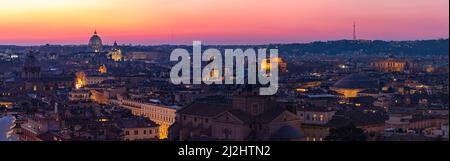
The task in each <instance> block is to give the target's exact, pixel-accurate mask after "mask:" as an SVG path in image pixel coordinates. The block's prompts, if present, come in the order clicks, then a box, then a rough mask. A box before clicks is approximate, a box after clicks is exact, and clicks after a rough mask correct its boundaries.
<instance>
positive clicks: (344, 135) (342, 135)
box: [325, 124, 367, 141]
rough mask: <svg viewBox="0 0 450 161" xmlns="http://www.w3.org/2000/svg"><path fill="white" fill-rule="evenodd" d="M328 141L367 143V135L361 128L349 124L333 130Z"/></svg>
mask: <svg viewBox="0 0 450 161" xmlns="http://www.w3.org/2000/svg"><path fill="white" fill-rule="evenodd" d="M325 140H328V141H365V140H367V135H366V134H364V131H363V130H362V129H360V128H357V127H356V126H355V125H353V124H348V125H346V126H343V127H339V128H332V129H331V130H330V134H329V135H328V136H327V137H326V138H325Z"/></svg>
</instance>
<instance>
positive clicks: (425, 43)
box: [0, 39, 449, 56]
mask: <svg viewBox="0 0 450 161" xmlns="http://www.w3.org/2000/svg"><path fill="white" fill-rule="evenodd" d="M119 47H120V48H121V49H122V51H124V52H128V51H155V50H156V51H160V52H167V53H170V52H171V51H172V50H173V49H175V48H185V49H188V50H189V51H191V49H192V46H189V45H147V46H146V45H124V46H119ZM209 47H215V48H221V49H224V48H243V49H245V48H272V49H273V48H278V49H279V53H280V54H283V55H290V54H296V55H298V54H307V53H310V54H325V55H336V54H354V53H364V54H379V53H385V54H392V55H405V56H406V55H410V56H411V55H413V56H414V55H417V56H419V55H448V54H449V39H439V40H416V41H382V40H356V41H354V40H338V41H326V42H311V43H295V44H269V45H206V46H205V47H204V48H203V49H207V48H209ZM28 48H31V47H30V46H14V45H0V53H1V52H2V51H4V50H6V49H11V50H14V51H20V50H24V49H28ZM32 48H34V49H36V48H39V49H40V50H43V51H47V50H46V49H49V48H52V49H53V51H61V50H60V49H61V48H64V49H65V50H64V51H77V50H83V49H84V48H86V45H79V46H77V45H50V46H49V45H42V46H33V47H32Z"/></svg>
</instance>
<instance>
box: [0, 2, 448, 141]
mask: <svg viewBox="0 0 450 161" xmlns="http://www.w3.org/2000/svg"><path fill="white" fill-rule="evenodd" d="M53 2H54V1H53ZM53 2H52V1H51V0H43V1H42V2H40V3H36V4H35V2H33V1H27V0H18V1H14V2H13V1H11V2H9V1H8V2H4V1H1V2H0V6H2V7H0V141H448V139H449V136H448V135H449V133H448V130H449V124H448V123H449V109H448V108H449V38H448V37H449V36H448V35H449V34H448V29H449V26H448V23H449V21H448V19H449V15H448V11H449V7H448V3H449V1H447V0H436V1H420V0H408V1H406V0H395V1H392V2H391V1H373V2H369V1H364V2H361V1H359V0H358V1H356V0H346V1H345V2H343V3H342V4H340V3H337V2H335V1H332V0H318V1H312V0H306V1H301V2H300V1H289V0H286V1H280V2H276V1H272V0H269V1H267V2H259V1H253V0H249V1H235V0H231V1H230V2H224V1H220V2H219V1H217V2H216V1H214V2H211V1H206V0H193V1H192V2H181V1H179V2H173V1H167V2H165V1H162V0H155V1H148V2H147V1H140V0H135V1H130V4H128V6H123V8H121V6H120V4H121V3H120V2H118V1H117V0H112V1H106V0H99V1H95V2H93V3H88V1H83V0H81V1H73V0H63V1H61V2H59V1H58V2H54V3H53ZM89 2H90V1H89ZM271 3H278V4H279V6H280V8H275V10H276V11H267V10H271V8H270V7H271ZM122 4H123V3H122ZM253 4H255V5H253ZM351 4H353V5H351ZM3 6H9V7H5V8H3ZM155 6H161V7H160V8H158V7H155ZM319 6H321V7H322V8H321V7H319ZM386 6H387V7H386ZM249 7H250V8H249ZM273 7H275V6H273ZM282 7H284V9H283V8H282ZM383 7H385V8H383ZM64 8H66V9H67V10H66V11H65V12H64V11H62V10H64ZM382 8H383V9H382ZM119 9H121V10H119ZM381 10H383V11H381ZM110 11H112V12H110ZM114 11H116V12H114ZM202 12H203V13H202ZM205 12H211V13H210V14H209V13H205ZM108 14H111V15H108ZM411 17H414V18H411ZM195 41H203V45H202V47H201V50H200V52H202V53H203V52H205V51H207V52H209V51H212V50H207V49H216V50H218V51H220V52H221V53H225V55H226V53H227V52H226V51H227V50H228V49H231V50H234V51H238V50H239V49H241V50H244V51H246V52H245V53H246V55H245V56H247V57H246V59H245V60H244V59H242V64H239V62H241V61H238V60H239V59H238V57H239V55H235V56H236V61H235V62H236V64H235V65H233V66H231V68H230V67H228V66H225V63H223V64H224V65H220V66H219V67H217V68H213V69H212V70H211V71H208V72H205V71H203V73H206V74H202V75H201V76H203V77H200V78H195V72H198V70H196V69H195V67H198V69H200V70H201V69H202V68H207V66H209V65H208V62H214V61H215V60H225V57H226V56H219V58H218V57H217V55H216V56H213V57H207V56H203V57H201V60H200V58H199V62H203V63H202V64H200V65H198V64H195V61H196V60H195V58H196V55H195V52H196V49H195ZM177 49H184V50H186V51H187V52H189V55H188V59H189V60H191V58H192V59H193V62H189V63H188V64H187V65H188V66H187V69H186V70H188V72H189V73H187V74H188V77H189V78H187V79H186V81H189V82H191V81H192V82H195V81H196V79H199V80H200V81H199V82H201V83H186V82H184V83H174V81H173V75H172V72H173V68H174V67H175V66H177V65H178V64H177V63H179V61H178V56H176V57H175V58H176V59H175V60H177V61H174V60H173V58H172V56H173V53H174V51H176V50H177ZM247 49H255V50H257V51H262V50H264V51H265V50H267V51H269V50H271V52H272V51H277V55H276V57H272V55H273V54H272V53H271V57H266V58H265V59H258V61H257V62H256V63H255V64H254V66H253V65H251V64H253V62H252V61H250V60H251V55H248V54H247ZM207 52H205V53H204V54H206V55H207V54H209V53H207ZM211 53H212V52H211ZM235 53H236V52H235ZM241 54H242V53H241ZM219 55H220V54H219ZM242 58H244V56H242ZM231 61H232V62H234V61H233V59H231ZM220 64H222V63H220ZM240 65H242V66H240ZM191 66H193V67H192V69H191ZM239 67H242V68H239ZM218 68H219V69H218ZM239 69H242V70H239ZM183 70H184V69H183ZM273 70H276V71H277V73H276V74H274V73H272V71H273ZM233 71H235V72H237V73H239V72H240V71H242V72H241V74H242V75H239V74H236V73H234V72H233ZM252 71H263V72H267V73H265V75H264V76H265V78H269V79H271V78H276V82H273V81H270V82H269V83H263V82H258V83H249V82H251V81H250V78H251V75H252ZM269 71H270V72H269ZM182 72H183V74H182V75H183V76H184V72H185V71H182ZM180 73H181V72H180ZM193 73H194V74H193ZM192 74H193V75H192ZM176 75H177V76H178V72H177V73H176ZM191 75H192V77H191ZM227 76H229V77H227ZM240 76H242V77H244V76H246V77H248V80H247V78H244V80H245V81H243V82H242V83H238V82H239V81H238V80H239V79H240ZM258 76H259V77H258V78H260V79H261V75H258ZM202 80H203V82H202ZM207 80H220V81H225V82H226V81H228V80H230V82H233V83H231V84H228V83H217V82H216V83H213V84H207V83H206V81H207ZM274 83H276V87H277V88H276V92H275V94H261V93H260V90H261V88H263V87H266V86H268V85H274Z"/></svg>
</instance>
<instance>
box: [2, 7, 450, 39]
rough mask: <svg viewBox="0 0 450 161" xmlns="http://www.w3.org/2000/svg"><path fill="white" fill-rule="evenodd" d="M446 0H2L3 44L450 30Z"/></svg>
mask: <svg viewBox="0 0 450 161" xmlns="http://www.w3.org/2000/svg"><path fill="white" fill-rule="evenodd" d="M448 3H449V1H448V0H433V1H424V0H378V1H361V0H340V1H336V0H302V1H299V0H265V1H260V0H245V1H242V0H226V1H225V0H215V1H211V0H189V1H183V0H128V1H126V2H125V1H122V0H95V1H93V0H39V1H37V0H13V1H7V0H2V1H0V28H1V30H0V44H45V43H54V44H86V43H87V39H88V37H89V36H90V35H91V34H92V32H93V31H94V30H95V29H97V31H98V32H99V35H100V36H102V38H103V39H104V41H105V43H106V44H112V43H113V42H114V41H115V40H117V41H118V42H119V43H133V44H161V43H183V44H189V43H192V41H193V40H202V41H205V42H206V43H219V44H236V43H244V44H246V43H248V44H255V43H270V42H309V41H316V40H335V39H351V37H352V23H353V21H356V22H357V26H358V37H359V38H364V39H388V40H405V39H434V38H448V34H449V32H448V28H449V25H448V22H449V21H448V19H449V15H448V9H449V8H448Z"/></svg>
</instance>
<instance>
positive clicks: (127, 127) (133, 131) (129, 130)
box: [118, 118, 159, 141]
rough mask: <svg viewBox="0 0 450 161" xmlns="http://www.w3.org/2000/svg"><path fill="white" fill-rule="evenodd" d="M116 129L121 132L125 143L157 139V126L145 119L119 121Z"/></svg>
mask: <svg viewBox="0 0 450 161" xmlns="http://www.w3.org/2000/svg"><path fill="white" fill-rule="evenodd" d="M118 127H119V128H120V129H121V130H122V131H123V133H122V135H123V137H124V140H125V141H135V140H149V139H158V138H159V131H158V130H159V126H158V125H157V124H155V122H153V121H150V120H148V119H147V118H145V119H127V118H125V119H120V121H119V123H118Z"/></svg>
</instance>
